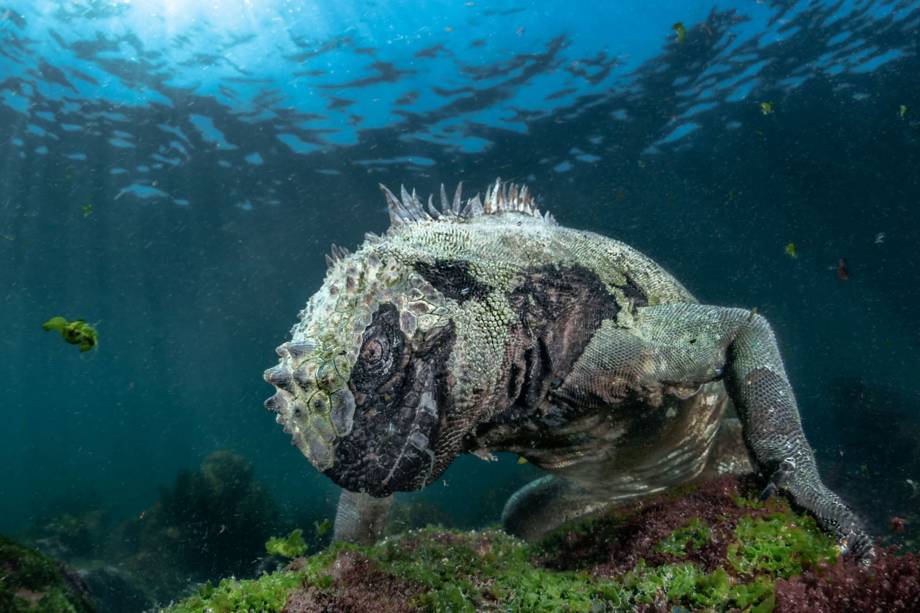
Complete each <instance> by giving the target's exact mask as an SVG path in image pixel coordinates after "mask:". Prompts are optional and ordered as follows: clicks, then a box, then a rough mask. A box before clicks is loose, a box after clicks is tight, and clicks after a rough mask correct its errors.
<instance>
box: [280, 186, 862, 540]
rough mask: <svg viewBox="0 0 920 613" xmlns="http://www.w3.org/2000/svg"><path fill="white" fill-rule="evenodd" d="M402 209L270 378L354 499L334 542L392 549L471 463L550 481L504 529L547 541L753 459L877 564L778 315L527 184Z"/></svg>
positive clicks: (343, 509)
mask: <svg viewBox="0 0 920 613" xmlns="http://www.w3.org/2000/svg"><path fill="white" fill-rule="evenodd" d="M386 194H387V199H388V203H389V206H390V216H391V221H392V225H391V228H390V230H389V231H388V232H387V233H386V235H385V236H383V237H373V236H372V237H370V238H369V239H368V240H367V241H365V243H364V244H363V245H362V246H361V247H360V249H359V250H358V251H357V252H356V253H355V254H347V253H346V252H344V251H343V250H338V249H335V250H334V254H335V258H334V259H333V260H332V262H331V266H330V269H329V272H328V275H327V278H326V281H325V283H324V284H323V287H322V288H321V289H320V290H319V291H318V292H317V293H316V294H315V295H314V296H313V297H312V298H311V299H310V301H309V303H308V304H307V307H306V309H305V310H304V311H303V312H302V313H301V320H300V322H299V323H298V324H297V325H295V326H294V328H293V330H292V340H291V341H290V342H288V343H285V344H283V345H281V346H280V347H279V348H278V353H279V355H280V356H281V361H280V363H279V365H278V366H276V367H274V368H272V369H270V370H268V371H266V380H268V381H270V382H271V383H273V384H274V385H275V386H276V387H277V388H278V392H277V393H276V394H275V396H273V397H272V398H271V399H269V400H268V401H267V403H266V405H267V406H268V407H269V408H270V409H271V410H273V411H276V412H277V413H278V418H277V419H278V421H279V423H282V424H283V425H284V426H285V430H286V431H288V432H289V433H291V434H292V435H293V439H294V443H295V444H296V445H297V446H298V447H299V448H300V449H301V451H303V453H304V454H305V455H306V456H307V457H308V458H309V459H310V460H311V461H312V462H313V464H314V465H316V466H317V468H319V469H320V470H321V471H323V472H324V473H325V474H326V475H328V476H329V477H331V478H332V479H333V480H334V481H335V482H336V483H338V484H339V485H341V486H342V487H343V488H344V489H345V491H343V494H342V497H341V500H340V505H339V511H338V515H337V519H336V525H335V531H336V537H337V538H342V539H348V540H355V541H370V540H373V539H374V538H376V537H377V536H378V535H379V533H380V531H381V530H382V527H383V522H384V521H385V517H386V512H387V509H388V507H389V501H390V500H391V499H392V494H393V492H395V491H407V490H414V489H419V488H422V487H424V486H425V485H427V484H428V483H431V482H432V481H434V480H435V479H436V478H437V477H438V476H439V475H440V474H441V473H442V472H443V471H444V470H445V469H446V468H447V466H448V465H449V464H450V463H451V462H452V461H453V459H454V458H456V457H457V455H459V454H460V453H464V452H472V453H477V454H479V455H486V456H487V455H488V454H489V453H490V452H491V451H512V452H515V453H518V454H520V455H522V456H523V457H525V458H527V460H529V461H530V462H531V463H533V464H534V465H536V466H538V467H540V468H542V469H544V470H546V471H547V472H548V473H549V475H548V476H547V477H544V478H542V479H539V480H537V481H535V482H533V483H531V484H529V485H528V486H526V487H525V488H523V489H522V490H521V491H519V492H518V493H516V494H515V495H514V496H513V497H512V499H511V500H510V501H509V503H508V505H507V506H506V508H505V512H504V515H503V521H504V523H505V526H506V528H507V529H508V530H509V531H511V532H513V533H515V534H518V535H521V536H524V537H527V538H535V537H538V536H540V535H541V534H543V533H545V532H546V531H547V530H549V529H551V528H553V527H555V526H556V525H558V524H559V523H561V522H563V521H565V520H568V519H571V518H574V517H578V516H581V515H584V514H587V513H590V512H592V511H596V510H598V509H601V508H604V507H606V506H609V505H611V504H617V503H622V502H623V501H624V500H629V499H631V498H635V497H639V496H644V495H647V494H649V493H653V492H657V491H661V490H663V489H666V488H668V487H671V486H674V485H677V484H680V483H683V482H686V481H688V480H691V479H694V478H697V477H699V476H700V475H701V474H704V473H719V472H729V471H730V472H744V471H748V470H750V469H751V463H750V462H749V460H748V453H747V452H748V451H749V452H750V459H751V460H752V461H753V464H754V465H756V466H757V467H758V468H760V469H761V470H763V471H764V472H765V473H766V474H768V475H773V479H772V481H771V487H774V488H779V489H783V490H785V491H786V492H787V493H788V494H790V495H791V497H792V498H793V499H794V500H795V502H796V503H798V504H799V505H801V506H802V507H804V508H806V509H808V510H810V511H811V512H813V513H814V514H815V516H816V517H817V519H818V520H819V521H820V522H821V524H822V525H823V526H824V527H825V528H826V529H827V530H829V531H831V532H833V533H834V534H836V535H837V536H838V537H839V538H840V539H841V542H842V544H843V546H844V548H845V547H846V543H847V542H849V544H850V546H851V547H853V546H854V539H855V546H856V547H857V549H858V550H859V551H860V552H861V553H866V552H871V547H870V546H869V544H868V539H867V538H866V537H865V535H864V533H863V531H862V529H861V527H860V524H859V522H858V520H857V519H856V517H855V516H854V515H853V514H852V513H851V512H850V511H849V510H848V509H847V507H846V506H845V505H844V503H843V502H842V501H841V500H840V499H839V498H838V497H837V496H836V495H835V494H834V493H833V492H831V491H830V490H828V489H827V488H826V487H825V486H824V485H823V484H822V482H821V480H820V478H819V476H818V473H817V470H816V467H815V460H814V455H813V453H812V450H811V448H810V447H809V445H808V443H807V441H806V440H805V437H804V435H803V433H802V428H801V424H800V421H799V415H798V410H797V408H796V404H795V399H794V397H793V392H792V388H791V387H790V385H789V382H788V380H787V377H786V374H785V371H784V369H783V363H782V360H781V358H780V355H779V352H778V349H777V347H776V343H775V340H774V337H773V334H772V332H771V330H770V327H769V324H768V323H767V321H766V320H765V319H764V318H763V317H762V316H760V315H757V314H756V313H755V312H752V311H748V310H746V309H731V308H722V307H715V306H704V305H700V304H697V303H696V301H695V299H694V298H693V296H692V295H691V294H690V293H689V292H688V291H687V290H686V289H685V288H684V287H683V286H682V285H681V284H680V283H678V282H677V281H676V280H675V279H674V278H673V277H671V275H670V274H668V273H667V272H666V271H665V270H664V269H662V268H661V267H660V266H658V265H657V264H655V263H654V262H653V261H651V260H650V259H648V258H647V257H645V256H644V255H642V254H641V253H639V252H637V251H636V250H634V249H632V248H630V247H629V246H627V245H624V244H623V243H620V242H618V241H615V240H611V239H608V238H605V237H603V236H599V235H597V234H594V233H591V232H584V231H578V230H572V229H568V228H564V227H561V226H559V225H556V224H555V222H554V221H553V220H552V218H551V217H550V216H549V215H546V216H542V215H540V213H539V212H538V211H537V210H536V208H535V206H534V203H533V201H532V199H531V198H530V196H529V195H528V194H527V192H526V188H521V189H518V188H517V187H515V186H510V187H508V186H505V187H503V186H501V185H500V184H499V183H496V184H495V186H494V187H493V188H490V190H488V191H487V193H486V196H485V201H484V202H480V200H479V198H478V196H477V197H476V198H475V199H472V200H469V201H467V202H466V203H465V204H463V203H461V201H460V196H459V189H458V192H457V194H456V195H455V197H454V199H453V202H449V201H448V199H447V198H446V195H445V194H444V191H443V188H442V192H441V200H442V204H441V207H440V209H436V208H435V207H433V206H432V205H431V200H430V199H429V203H428V210H427V211H426V210H425V209H424V207H423V206H422V203H421V202H420V201H419V200H418V199H417V198H416V197H415V195H414V193H413V194H412V195H409V194H407V193H406V192H405V190H404V191H403V194H402V198H401V199H397V198H396V197H395V196H393V195H392V194H390V193H389V192H386ZM729 398H731V400H733V401H734V405H735V408H736V410H737V414H738V417H739V418H740V423H739V421H738V419H735V418H733V417H730V416H729V415H728V414H727V406H728V405H729V402H728V401H729ZM742 431H743V437H744V444H742V442H741V436H740V435H741V433H742Z"/></svg>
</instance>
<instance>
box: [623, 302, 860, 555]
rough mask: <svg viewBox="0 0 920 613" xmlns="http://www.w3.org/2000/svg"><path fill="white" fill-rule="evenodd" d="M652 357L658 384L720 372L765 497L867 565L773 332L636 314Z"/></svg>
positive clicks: (738, 316) (660, 311)
mask: <svg viewBox="0 0 920 613" xmlns="http://www.w3.org/2000/svg"><path fill="white" fill-rule="evenodd" d="M635 331H636V332H637V333H638V334H639V336H640V337H641V338H642V339H643V341H644V342H645V343H648V344H649V345H650V346H651V348H652V350H653V352H654V354H655V360H654V366H653V367H652V368H653V369H654V370H655V371H656V372H655V373H654V376H656V377H657V378H658V379H659V381H667V382H678V383H691V384H692V383H695V382H696V381H695V380H696V379H699V378H705V377H706V376H707V375H706V373H712V374H720V373H724V377H725V382H726V388H727V390H728V393H729V394H730V396H731V398H732V400H733V402H734V404H735V407H736V409H737V411H738V415H739V417H740V419H741V422H742V424H743V430H744V439H745V443H746V444H747V446H748V449H749V450H750V452H751V454H752V456H753V457H754V460H755V461H756V463H757V464H758V465H759V467H760V468H761V470H763V471H764V473H765V474H768V475H771V478H770V483H769V485H768V486H767V490H765V494H767V495H769V494H770V493H772V491H773V490H777V489H779V490H784V491H786V492H787V493H788V494H789V495H790V496H791V497H792V498H793V500H794V501H795V503H796V504H798V505H799V506H801V507H803V508H805V509H807V510H808V511H810V512H811V513H813V514H814V516H815V518H816V519H817V520H818V522H819V524H820V525H821V526H822V527H823V528H824V529H825V530H827V531H829V532H831V533H833V534H834V535H835V536H836V537H837V538H838V539H839V543H840V548H841V550H842V551H843V552H850V553H853V554H855V555H857V556H859V557H860V558H861V559H862V560H863V561H864V562H866V563H869V562H870V561H871V558H872V557H873V556H874V551H873V549H872V543H871V540H870V538H869V537H868V535H867V534H866V533H865V531H864V530H863V527H862V524H861V522H860V520H859V519H858V518H857V517H856V515H855V514H854V513H853V512H852V511H851V510H850V509H849V508H848V507H847V505H846V504H845V503H844V502H843V501H842V500H841V499H840V498H839V497H838V496H837V495H836V494H835V493H834V492H832V491H830V490H829V489H828V488H827V487H826V486H825V485H824V483H823V482H822V481H821V478H820V476H819V475H818V469H817V466H816V463H815V457H814V453H813V451H812V449H811V447H810V446H809V444H808V441H807V440H806V439H805V434H804V433H803V432H802V425H801V420H800V417H799V411H798V408H797V406H796V401H795V396H794V394H793V391H792V386H791V385H790V384H789V380H788V378H787V376H786V372H785V369H784V368H783V361H782V358H781V357H780V353H779V349H778V347H777V345H776V340H775V338H774V336H773V331H772V330H771V328H770V324H769V323H768V322H767V320H766V319H765V318H764V317H762V316H760V315H757V314H756V313H755V312H753V311H747V310H745V309H730V308H722V307H714V306H705V305H698V304H669V305H658V306H652V307H645V308H642V309H640V315H639V323H638V326H637V328H636V330H635Z"/></svg>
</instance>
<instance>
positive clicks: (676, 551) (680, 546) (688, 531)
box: [655, 517, 712, 558]
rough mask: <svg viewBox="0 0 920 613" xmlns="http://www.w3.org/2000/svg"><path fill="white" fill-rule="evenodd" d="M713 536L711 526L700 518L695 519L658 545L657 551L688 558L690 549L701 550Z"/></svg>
mask: <svg viewBox="0 0 920 613" xmlns="http://www.w3.org/2000/svg"><path fill="white" fill-rule="evenodd" d="M711 534H712V530H711V529H710V528H709V524H707V523H706V522H704V521H703V520H701V519H700V518H699V517H694V518H693V519H691V520H690V521H689V522H687V525H686V526H684V527H682V528H678V529H677V530H675V531H674V532H672V533H671V534H669V535H668V536H667V537H666V538H664V539H663V540H662V541H661V542H660V543H658V545H657V546H656V547H655V551H657V552H659V553H666V554H670V555H672V556H676V557H678V558H685V557H687V553H688V548H689V549H691V550H692V549H699V548H700V547H702V546H703V545H705V544H706V543H708V542H709V538H710V536H711Z"/></svg>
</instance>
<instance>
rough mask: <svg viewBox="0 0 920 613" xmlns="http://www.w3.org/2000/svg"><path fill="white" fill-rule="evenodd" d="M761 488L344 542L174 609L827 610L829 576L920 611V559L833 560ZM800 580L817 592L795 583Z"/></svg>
mask: <svg viewBox="0 0 920 613" xmlns="http://www.w3.org/2000/svg"><path fill="white" fill-rule="evenodd" d="M753 487H754V485H753V484H751V483H747V482H741V481H739V480H738V479H736V478H723V479H718V480H715V481H712V482H708V483H705V484H702V485H701V486H699V487H698V488H696V489H695V490H694V489H692V488H687V489H682V490H681V491H680V492H679V493H673V492H672V493H671V494H668V495H664V496H662V497H660V498H659V499H657V501H656V500H653V501H649V502H648V503H646V504H644V505H643V506H642V507H641V509H638V510H635V509H621V510H619V511H615V512H612V513H608V514H605V515H601V516H598V517H596V518H593V519H590V520H587V521H583V522H579V523H577V524H572V525H569V526H563V527H562V528H560V529H559V530H557V531H555V532H554V533H552V534H551V535H549V536H548V537H547V538H546V539H544V540H543V541H542V542H540V543H534V544H528V543H524V542H523V541H520V540H518V539H515V538H513V537H511V536H509V535H507V534H505V533H504V532H502V531H500V530H491V529H490V530H482V531H473V532H459V531H453V530H444V529H440V528H432V527H429V528H424V529H421V530H413V531H409V532H405V533H403V534H400V535H396V536H392V537H388V538H386V539H384V540H382V541H380V542H378V543H377V544H375V545H373V546H370V547H358V546H355V545H349V544H343V543H337V544H334V545H332V546H331V547H329V548H328V549H326V550H325V551H324V552H322V553H320V554H318V555H315V556H311V557H309V558H299V559H296V560H294V561H293V562H291V563H290V564H289V565H288V566H287V568H285V569H283V570H280V571H277V572H276V573H273V574H271V575H268V574H266V575H262V577H260V578H259V579H254V580H248V581H237V580H224V581H222V582H221V583H220V584H219V585H218V586H216V587H213V586H210V585H208V586H205V587H204V588H202V589H201V590H200V591H199V593H198V594H197V595H195V596H193V597H191V598H189V599H186V600H184V601H182V602H180V603H178V604H176V605H174V606H173V607H172V609H170V610H171V611H173V612H175V613H193V612H195V613H198V612H200V613H204V612H205V611H214V612H215V613H222V612H230V611H240V610H255V611H282V610H283V611H285V612H286V613H307V612H319V611H374V613H391V612H392V613H396V612H405V611H434V612H441V611H445V612H446V611H450V612H455V611H456V612H471V613H472V612H478V611H504V612H519V613H523V612H525V611H526V612H543V611H545V612H550V611H583V612H586V613H587V612H595V611H725V610H739V611H750V612H753V613H767V612H769V611H774V610H775V611H801V610H810V609H809V607H810V606H812V605H816V606H817V609H820V610H826V609H822V608H821V605H820V603H818V599H822V598H826V596H825V595H824V593H823V592H822V591H821V590H820V589H818V587H817V586H820V585H821V582H822V579H821V577H822V576H824V575H825V574H826V573H828V572H832V573H833V574H834V575H835V576H840V575H845V576H846V577H847V578H848V579H847V585H848V589H849V590H850V592H848V597H849V598H853V599H854V600H859V599H860V598H862V599H866V598H867V597H868V595H870V594H871V596H872V598H875V599H877V600H879V601H881V602H889V603H893V605H891V606H889V607H888V608H887V609H886V611H913V610H916V609H915V608H913V607H914V605H917V604H920V582H918V581H916V579H917V578H920V564H918V562H917V559H916V558H915V557H913V556H910V555H908V556H903V557H898V556H893V555H891V554H890V552H887V551H885V550H880V556H881V560H882V561H883V562H884V564H883V565H882V566H881V567H880V568H881V569H882V571H881V572H883V573H884V574H885V576H879V575H878V574H877V573H876V574H875V575H873V574H872V572H866V571H865V569H863V568H862V567H861V566H860V565H859V564H858V563H857V562H856V561H854V560H849V559H836V555H835V553H834V549H833V542H832V541H831V539H830V538H828V537H827V536H826V535H824V534H823V533H822V532H821V531H820V530H819V529H818V528H817V527H816V526H815V524H814V522H813V521H812V520H811V519H810V518H808V517H804V516H800V515H798V514H796V513H795V512H793V511H792V510H791V509H790V508H789V506H788V504H786V503H785V501H783V500H782V499H777V500H770V501H768V502H767V503H766V504H747V501H748V500H749V499H748V498H746V496H751V495H752V494H753V493H754V491H755V490H753V489H752V488H753ZM737 503H741V504H737ZM830 564H833V566H830ZM799 573H804V574H803V575H802V576H803V577H804V578H805V580H807V581H808V583H807V584H801V583H797V582H800V581H802V579H800V578H799V576H798V574H799ZM888 576H890V577H892V578H894V577H897V578H898V580H899V581H898V585H896V586H895V585H894V584H889V582H887V579H886V577H888ZM911 578H912V579H911ZM910 580H914V582H913V583H911V582H910ZM780 587H781V588H782V591H781V592H780ZM894 590H897V594H895V593H894ZM889 592H890V593H889ZM793 602H794V603H795V606H794V607H790V605H789V603H793Z"/></svg>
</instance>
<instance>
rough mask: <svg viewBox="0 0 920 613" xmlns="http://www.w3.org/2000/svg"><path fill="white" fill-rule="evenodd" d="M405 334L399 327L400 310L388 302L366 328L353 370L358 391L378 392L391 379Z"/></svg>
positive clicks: (355, 388)
mask: <svg viewBox="0 0 920 613" xmlns="http://www.w3.org/2000/svg"><path fill="white" fill-rule="evenodd" d="M404 345H405V336H404V335H403V333H402V332H401V331H400V329H399V312H398V311H397V310H396V307H394V306H393V305H391V304H385V305H383V306H381V307H380V309H379V310H378V311H377V312H376V313H375V314H374V320H373V322H372V323H371V325H370V326H368V327H367V329H366V330H365V331H364V341H363V342H362V343H361V349H360V350H359V351H358V359H357V360H356V362H355V365H354V370H353V371H352V373H351V383H352V385H353V386H354V391H357V392H361V393H365V394H368V393H374V392H376V390H378V388H380V386H382V385H384V384H386V383H387V382H388V381H390V380H391V379H392V377H393V375H394V373H395V371H396V370H397V369H398V367H399V364H400V357H399V356H400V355H401V354H402V353H403V350H404Z"/></svg>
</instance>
